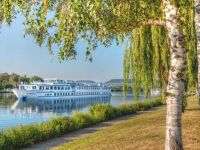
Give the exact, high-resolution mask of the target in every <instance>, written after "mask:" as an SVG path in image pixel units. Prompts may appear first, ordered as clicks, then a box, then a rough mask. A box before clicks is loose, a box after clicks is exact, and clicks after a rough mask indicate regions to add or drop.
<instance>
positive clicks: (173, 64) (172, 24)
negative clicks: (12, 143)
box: [163, 0, 186, 150]
mask: <svg viewBox="0 0 200 150" xmlns="http://www.w3.org/2000/svg"><path fill="white" fill-rule="evenodd" d="M163 4H164V11H165V19H166V28H167V30H168V36H169V38H170V54H171V60H170V71H169V78H168V85H167V93H166V96H167V116H166V142H165V150H182V149H183V146H182V135H181V113H182V101H183V96H184V90H185V88H184V85H185V74H186V73H185V70H186V49H185V47H184V35H183V31H182V27H181V21H180V19H179V18H178V10H177V8H176V7H175V6H173V5H171V4H170V2H169V0H163Z"/></svg>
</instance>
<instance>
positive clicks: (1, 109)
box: [0, 92, 152, 130]
mask: <svg viewBox="0 0 200 150" xmlns="http://www.w3.org/2000/svg"><path fill="white" fill-rule="evenodd" d="M151 98H152V97H151ZM151 98H149V99H151ZM140 99H141V100H142V99H143V95H140ZM132 102H133V95H132V94H128V95H127V96H126V97H124V96H123V93H122V92H114V93H112V96H111V97H98V98H97V97H91V98H81V99H78V100H71V101H69V100H63V99H61V100H55V101H52V100H51V101H50V100H49V101H48V100H44V101H40V102H37V103H31V104H30V103H26V102H22V101H19V100H17V99H16V97H15V96H14V95H13V94H10V93H6V94H0V130H2V129H6V128H10V127H17V126H20V125H28V124H37V123H40V122H44V121H48V120H49V119H50V118H51V117H55V116H60V115H67V116H70V115H71V114H72V113H73V111H82V112H87V111H88V110H89V106H90V105H93V104H96V103H109V104H111V105H113V106H118V105H120V104H122V103H132Z"/></svg>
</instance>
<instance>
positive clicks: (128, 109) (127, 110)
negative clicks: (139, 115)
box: [118, 104, 137, 116]
mask: <svg viewBox="0 0 200 150" xmlns="http://www.w3.org/2000/svg"><path fill="white" fill-rule="evenodd" d="M118 109H119V111H120V113H121V116H124V115H130V114H135V113H136V111H137V107H135V105H134V104H121V105H120V106H119V107H118Z"/></svg>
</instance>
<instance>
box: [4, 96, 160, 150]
mask: <svg viewBox="0 0 200 150" xmlns="http://www.w3.org/2000/svg"><path fill="white" fill-rule="evenodd" d="M162 104H163V100H162V99H160V98H158V99H154V100H150V101H144V102H140V103H134V104H123V105H120V106H119V107H113V106H111V105H109V104H97V105H94V106H91V107H90V109H89V112H87V113H81V112H76V113H74V114H73V115H72V117H66V116H64V117H58V118H53V119H51V120H50V121H49V122H45V123H41V124H38V125H29V126H21V127H17V128H12V129H8V130H6V131H4V132H0V150H16V149H20V148H23V147H27V146H30V145H33V144H35V143H38V142H42V141H45V140H48V139H51V138H53V137H58V136H61V135H64V134H67V133H69V132H72V131H75V130H79V129H82V128H85V127H89V126H92V125H95V124H97V123H99V122H102V121H106V120H111V119H114V118H117V117H120V116H124V115H128V114H135V113H136V112H137V111H143V110H148V109H150V108H152V107H156V106H159V105H162Z"/></svg>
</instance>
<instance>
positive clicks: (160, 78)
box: [124, 1, 197, 99]
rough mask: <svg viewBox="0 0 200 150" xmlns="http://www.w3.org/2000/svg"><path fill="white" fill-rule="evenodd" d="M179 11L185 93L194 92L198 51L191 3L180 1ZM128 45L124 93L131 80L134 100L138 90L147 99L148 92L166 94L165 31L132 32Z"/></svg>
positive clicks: (144, 29) (146, 28)
mask: <svg viewBox="0 0 200 150" xmlns="http://www.w3.org/2000/svg"><path fill="white" fill-rule="evenodd" d="M177 5H178V6H182V7H180V14H181V20H182V22H183V31H184V34H185V36H186V37H185V38H186V40H185V41H186V45H185V46H186V48H187V79H186V80H187V81H186V83H187V84H186V89H187V91H195V90H196V83H197V57H196V56H197V51H196V35H195V26H194V9H193V6H194V2H193V1H181V3H177ZM133 32H134V34H133V36H132V37H131V39H132V40H131V41H130V43H129V45H127V46H126V48H125V53H124V79H125V83H124V90H125V91H126V86H127V85H126V80H129V79H133V80H134V81H135V82H134V83H133V86H134V88H133V92H134V93H135V99H138V98H139V92H140V89H141V88H142V89H144V94H145V96H147V95H148V94H149V92H150V90H151V89H154V88H157V87H159V88H161V90H162V94H163V96H165V95H164V93H165V92H166V87H167V80H168V71H169V56H170V52H169V39H168V37H167V31H166V30H165V28H164V27H160V26H145V27H140V28H138V29H134V31H133Z"/></svg>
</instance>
